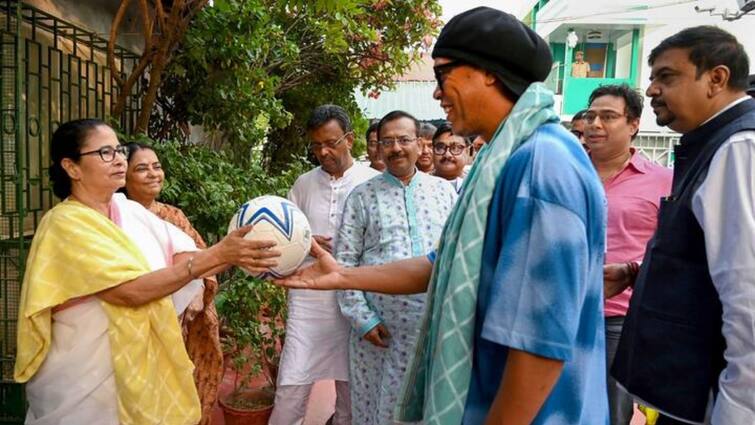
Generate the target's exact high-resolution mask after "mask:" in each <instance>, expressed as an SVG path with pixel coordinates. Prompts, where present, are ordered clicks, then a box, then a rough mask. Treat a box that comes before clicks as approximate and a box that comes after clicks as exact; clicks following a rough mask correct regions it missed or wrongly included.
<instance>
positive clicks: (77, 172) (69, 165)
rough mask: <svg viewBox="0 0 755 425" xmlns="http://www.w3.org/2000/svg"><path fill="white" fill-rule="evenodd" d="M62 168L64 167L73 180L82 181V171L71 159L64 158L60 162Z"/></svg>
mask: <svg viewBox="0 0 755 425" xmlns="http://www.w3.org/2000/svg"><path fill="white" fill-rule="evenodd" d="M60 166H61V167H63V169H64V170H65V171H66V173H67V174H68V177H69V178H70V179H71V180H81V169H80V168H79V165H78V164H76V163H75V162H73V160H72V159H71V158H63V160H62V161H60Z"/></svg>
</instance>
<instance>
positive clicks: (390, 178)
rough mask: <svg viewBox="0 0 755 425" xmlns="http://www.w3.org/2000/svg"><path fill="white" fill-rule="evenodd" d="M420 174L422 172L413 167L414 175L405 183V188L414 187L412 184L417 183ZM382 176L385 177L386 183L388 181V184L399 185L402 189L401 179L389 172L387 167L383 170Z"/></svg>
mask: <svg viewBox="0 0 755 425" xmlns="http://www.w3.org/2000/svg"><path fill="white" fill-rule="evenodd" d="M420 174H422V172H421V171H419V170H418V169H417V168H416V167H415V168H414V175H413V176H412V178H411V180H409V184H408V185H406V188H407V189H410V188H414V186H416V185H417V181H418V180H419V175H420ZM383 178H385V180H386V181H387V182H388V183H390V184H392V185H394V186H399V187H401V188H402V189H403V188H404V182H402V181H401V180H399V179H398V177H396V176H394V175H393V174H391V173H390V172H389V171H388V170H387V169H386V170H385V171H383Z"/></svg>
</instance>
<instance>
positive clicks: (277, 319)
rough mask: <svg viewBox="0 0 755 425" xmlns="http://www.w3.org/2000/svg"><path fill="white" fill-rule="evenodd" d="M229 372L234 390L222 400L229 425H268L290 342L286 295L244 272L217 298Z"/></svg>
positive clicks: (235, 274)
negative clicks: (286, 343)
mask: <svg viewBox="0 0 755 425" xmlns="http://www.w3.org/2000/svg"><path fill="white" fill-rule="evenodd" d="M216 306H217V310H218V315H219V316H220V321H221V328H222V342H223V350H224V352H225V354H226V361H225V367H226V368H231V369H232V370H233V372H234V389H233V392H231V393H230V394H229V395H228V396H226V397H221V398H220V400H219V403H220V406H221V407H222V409H223V414H224V416H225V423H226V425H242V424H243V425H253V424H267V421H268V419H269V418H270V414H271V413H272V410H273V400H274V398H275V383H276V379H277V376H278V363H279V360H280V353H281V347H282V344H283V339H284V337H285V323H286V318H285V314H286V294H285V290H283V289H282V288H279V287H277V286H275V285H273V284H271V283H268V282H265V281H263V280H260V279H256V278H252V277H249V276H247V275H245V274H244V273H243V272H240V271H234V272H233V274H232V275H231V277H230V278H229V279H226V280H224V283H223V285H222V286H221V289H220V291H219V293H218V296H217V298H216Z"/></svg>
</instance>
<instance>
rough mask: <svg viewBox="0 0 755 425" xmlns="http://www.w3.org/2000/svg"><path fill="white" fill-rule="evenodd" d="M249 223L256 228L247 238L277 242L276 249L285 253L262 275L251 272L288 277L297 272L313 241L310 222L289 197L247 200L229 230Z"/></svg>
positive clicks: (267, 276) (261, 197) (269, 276)
mask: <svg viewBox="0 0 755 425" xmlns="http://www.w3.org/2000/svg"><path fill="white" fill-rule="evenodd" d="M248 225H251V226H252V230H251V231H250V232H249V233H247V234H246V236H244V239H250V240H270V241H275V242H276V246H275V249H276V250H278V251H280V253H281V256H280V257H278V258H276V261H277V262H278V265H277V266H276V267H271V268H270V269H268V271H267V272H265V273H261V274H259V273H249V272H248V271H247V273H248V274H250V275H252V276H257V277H262V278H273V277H274V278H278V277H283V276H287V275H289V274H291V273H293V272H295V271H296V269H298V268H299V266H300V265H301V263H302V262H304V259H305V258H306V257H307V254H309V250H310V246H311V243H312V231H311V230H310V227H309V221H307V217H306V216H305V215H304V213H303V212H301V210H300V209H299V208H298V207H297V206H296V205H294V203H293V202H291V201H289V200H287V199H284V198H281V197H278V196H269V195H267V196H260V197H257V198H254V199H252V200H251V201H248V202H246V203H245V204H243V205H242V206H241V207H240V208H239V209H238V211H236V214H235V215H234V216H233V218H232V219H231V223H230V224H229V225H228V233H230V232H232V231H234V230H236V229H238V228H239V227H243V226H248ZM245 271H246V270H245Z"/></svg>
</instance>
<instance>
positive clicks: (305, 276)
mask: <svg viewBox="0 0 755 425" xmlns="http://www.w3.org/2000/svg"><path fill="white" fill-rule="evenodd" d="M433 58H434V59H435V66H434V70H435V76H436V79H437V82H438V87H437V88H436V90H435V93H434V97H435V98H436V99H438V100H439V101H440V103H441V106H442V107H443V108H444V110H445V111H446V113H447V115H448V120H449V121H451V123H452V127H453V132H454V134H458V135H461V136H468V135H472V134H479V135H481V136H482V137H483V138H484V139H485V140H486V141H488V143H487V144H486V146H485V147H484V148H483V149H482V150H481V151H480V153H479V157H478V158H477V160H476V161H475V163H474V165H473V167H472V169H471V170H470V172H469V174H468V176H467V178H466V179H465V181H464V185H463V188H462V196H461V197H460V198H459V200H458V202H457V204H456V207H455V209H454V211H453V212H452V213H451V216H450V217H449V219H448V221H447V223H446V226H445V228H444V231H443V235H442V237H441V240H440V243H439V248H438V249H437V251H435V252H432V253H430V254H428V255H427V256H421V257H416V258H413V259H408V260H403V261H399V262H395V263H389V264H385V265H381V266H373V267H359V268H350V269H346V268H343V267H340V266H339V265H338V264H336V262H335V261H334V260H333V258H332V257H331V256H330V255H329V254H327V253H326V252H325V251H324V250H322V249H320V248H319V247H318V246H316V245H315V246H314V247H313V250H312V254H313V256H315V257H316V258H317V259H318V261H317V262H316V263H315V265H314V266H313V267H311V268H308V269H304V270H302V271H300V272H299V273H298V274H297V275H296V276H294V277H290V278H288V279H285V280H281V281H278V283H279V284H282V285H286V286H293V287H304V288H314V289H328V288H330V289H346V288H353V289H362V290H368V291H377V292H385V293H397V294H399V293H412V292H423V291H425V290H428V291H429V292H428V299H427V303H428V304H427V310H426V313H425V318H424V322H423V323H422V326H421V327H420V330H419V332H420V335H419V339H418V345H417V350H416V352H415V356H414V361H413V363H412V365H411V367H410V369H409V370H407V373H406V376H407V378H406V380H405V382H404V384H403V391H402V394H401V396H400V398H399V404H398V405H397V406H396V410H395V413H396V414H395V419H396V420H397V421H399V422H413V421H420V420H421V421H423V423H425V424H428V425H431V424H432V425H458V424H460V423H461V424H464V425H478V424H549V425H551V424H564V425H566V424H581V425H607V424H608V420H609V419H608V401H607V396H606V389H605V388H606V387H605V385H606V375H605V342H604V336H603V293H602V287H603V253H604V250H605V220H606V210H605V196H604V194H603V189H602V187H601V184H600V180H599V179H598V177H597V174H596V173H595V170H594V168H593V167H592V165H591V163H590V161H589V159H588V157H587V155H586V153H585V151H584V149H582V147H581V146H580V144H579V142H578V141H577V139H576V138H575V137H574V136H573V135H572V134H570V133H569V132H568V131H567V130H565V129H564V128H563V127H561V126H560V124H559V119H558V116H557V115H556V113H555V112H554V111H553V93H552V92H550V91H549V90H548V89H546V88H545V86H544V85H543V84H541V83H540V82H542V81H543V80H544V79H545V78H546V77H547V76H548V74H549V72H550V70H551V64H552V59H551V55H550V51H549V48H548V44H547V43H546V42H545V41H544V40H543V39H542V38H540V37H539V36H538V35H537V34H536V33H535V32H533V31H532V30H531V29H530V28H528V27H527V26H526V25H524V24H523V23H522V22H520V21H518V20H517V19H516V18H514V17H513V16H512V15H509V14H507V13H504V12H501V11H498V10H495V9H490V8H484V7H482V8H476V9H472V10H469V11H467V12H464V13H462V14H461V15H458V16H456V17H454V18H453V19H451V21H449V22H448V24H447V25H446V26H445V27H444V28H443V31H442V32H441V34H440V36H439V37H438V41H437V43H436V45H435V49H434V50H433ZM393 343H396V342H393Z"/></svg>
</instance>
